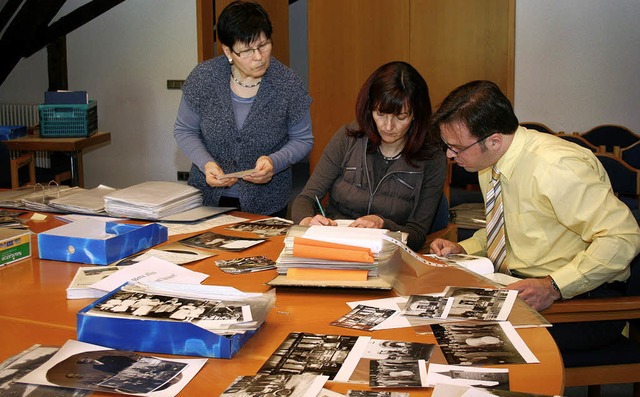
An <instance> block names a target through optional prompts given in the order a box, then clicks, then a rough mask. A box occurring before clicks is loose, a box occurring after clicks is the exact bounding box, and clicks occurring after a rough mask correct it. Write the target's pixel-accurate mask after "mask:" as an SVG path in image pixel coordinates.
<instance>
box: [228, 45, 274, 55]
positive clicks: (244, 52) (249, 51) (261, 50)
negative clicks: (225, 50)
mask: <svg viewBox="0 0 640 397" xmlns="http://www.w3.org/2000/svg"><path fill="white" fill-rule="evenodd" d="M271 46H272V43H271V42H270V41H266V42H264V43H262V44H260V45H259V46H257V47H256V48H249V49H246V50H242V51H240V52H236V51H234V50H233V48H232V49H231V52H233V53H234V54H236V55H237V56H239V57H240V58H242V59H247V58H251V57H252V56H253V54H254V53H255V52H256V51H258V52H259V53H261V54H264V53H266V52H269V51H271Z"/></svg>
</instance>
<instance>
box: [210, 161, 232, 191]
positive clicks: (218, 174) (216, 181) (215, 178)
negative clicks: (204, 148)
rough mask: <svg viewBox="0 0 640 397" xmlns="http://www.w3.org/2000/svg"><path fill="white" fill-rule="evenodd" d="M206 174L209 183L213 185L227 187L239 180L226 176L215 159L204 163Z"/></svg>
mask: <svg viewBox="0 0 640 397" xmlns="http://www.w3.org/2000/svg"><path fill="white" fill-rule="evenodd" d="M204 175H205V177H206V181H207V185H209V186H212V187H227V186H231V185H233V184H234V183H236V182H238V178H224V171H222V168H220V166H218V164H216V163H215V162H214V161H209V162H207V163H206V164H205V165H204Z"/></svg>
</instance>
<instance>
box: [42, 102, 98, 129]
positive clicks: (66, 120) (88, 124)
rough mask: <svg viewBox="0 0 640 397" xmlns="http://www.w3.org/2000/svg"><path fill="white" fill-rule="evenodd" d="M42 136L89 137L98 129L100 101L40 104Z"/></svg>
mask: <svg viewBox="0 0 640 397" xmlns="http://www.w3.org/2000/svg"><path fill="white" fill-rule="evenodd" d="M39 110H40V136H43V137H50V138H54V137H64V138H66V137H87V136H90V135H91V134H93V133H94V132H96V131H97V130H98V103H97V102H96V101H94V100H91V101H89V103H88V104H80V105H63V104H55V105H40V106H39Z"/></svg>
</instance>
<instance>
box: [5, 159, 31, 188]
mask: <svg viewBox="0 0 640 397" xmlns="http://www.w3.org/2000/svg"><path fill="white" fill-rule="evenodd" d="M27 166H28V167H29V182H28V183H27V185H35V184H36V162H35V160H34V158H33V153H31V152H29V153H22V154H20V155H19V156H18V157H16V158H11V159H9V167H10V172H11V189H17V188H19V187H20V175H19V172H20V168H22V167H27Z"/></svg>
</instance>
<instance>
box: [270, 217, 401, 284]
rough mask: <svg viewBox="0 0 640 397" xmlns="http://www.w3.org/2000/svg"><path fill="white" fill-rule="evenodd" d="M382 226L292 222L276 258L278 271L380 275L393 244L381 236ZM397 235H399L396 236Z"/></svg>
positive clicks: (358, 277)
mask: <svg viewBox="0 0 640 397" xmlns="http://www.w3.org/2000/svg"><path fill="white" fill-rule="evenodd" d="M383 234H387V235H389V234H390V235H392V236H395V234H398V235H399V233H391V232H389V231H387V230H385V229H365V228H346V227H330V226H310V227H304V226H293V227H291V229H290V230H289V232H288V233H287V236H286V238H285V248H284V250H283V251H282V252H281V253H280V256H279V257H278V259H277V260H276V269H277V271H278V274H279V275H283V276H286V277H287V278H288V279H297V280H341V281H366V280H368V279H372V278H376V277H378V275H379V272H378V270H379V267H380V265H381V264H384V263H386V262H387V261H388V260H389V258H390V257H391V256H392V255H393V253H394V251H395V249H396V246H395V245H393V244H391V243H389V242H387V241H385V240H383V238H382V235H383ZM395 237H397V238H400V236H395Z"/></svg>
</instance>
